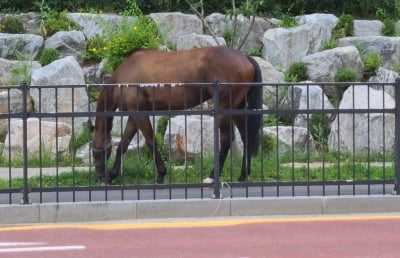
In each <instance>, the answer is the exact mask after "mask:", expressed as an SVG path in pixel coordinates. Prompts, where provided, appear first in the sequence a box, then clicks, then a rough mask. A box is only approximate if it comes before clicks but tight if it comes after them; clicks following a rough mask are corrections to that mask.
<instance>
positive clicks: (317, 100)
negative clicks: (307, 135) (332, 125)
mask: <svg viewBox="0 0 400 258" xmlns="http://www.w3.org/2000/svg"><path fill="white" fill-rule="evenodd" d="M286 99H287V101H288V106H289V107H291V108H293V109H296V110H304V112H305V113H304V114H298V115H296V118H295V121H294V125H295V126H299V127H305V128H306V127H307V126H308V124H309V123H308V122H309V120H310V119H311V117H312V114H307V111H308V110H313V109H323V110H329V109H333V108H334V107H333V105H332V104H331V102H330V101H329V99H328V97H327V96H326V95H325V93H324V91H323V90H322V88H321V87H320V86H319V85H315V84H310V85H307V84H304V85H303V84H302V85H293V86H291V87H289V89H288V92H287V95H286ZM328 116H331V115H328Z"/></svg>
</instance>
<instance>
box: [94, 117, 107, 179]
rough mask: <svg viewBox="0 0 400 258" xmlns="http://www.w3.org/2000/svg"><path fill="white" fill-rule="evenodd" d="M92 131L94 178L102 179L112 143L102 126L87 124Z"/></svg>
mask: <svg viewBox="0 0 400 258" xmlns="http://www.w3.org/2000/svg"><path fill="white" fill-rule="evenodd" d="M89 129H90V130H91V132H92V134H93V135H92V157H93V164H94V166H95V170H96V179H102V178H104V177H105V176H106V166H107V160H108V159H109V158H110V154H111V149H112V143H111V136H110V135H109V134H107V133H106V132H105V130H102V127H99V128H96V127H95V126H93V125H91V124H90V125H89Z"/></svg>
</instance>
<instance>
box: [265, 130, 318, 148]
mask: <svg viewBox="0 0 400 258" xmlns="http://www.w3.org/2000/svg"><path fill="white" fill-rule="evenodd" d="M263 133H264V134H266V135H269V136H271V137H274V138H275V139H277V140H278V145H277V148H278V149H277V151H278V153H279V154H284V153H287V152H291V151H293V152H294V153H308V152H309V153H314V152H315V151H316V149H315V144H314V140H313V139H312V137H311V134H310V133H309V132H308V130H307V128H303V127H296V126H278V128H277V126H269V127H264V128H263Z"/></svg>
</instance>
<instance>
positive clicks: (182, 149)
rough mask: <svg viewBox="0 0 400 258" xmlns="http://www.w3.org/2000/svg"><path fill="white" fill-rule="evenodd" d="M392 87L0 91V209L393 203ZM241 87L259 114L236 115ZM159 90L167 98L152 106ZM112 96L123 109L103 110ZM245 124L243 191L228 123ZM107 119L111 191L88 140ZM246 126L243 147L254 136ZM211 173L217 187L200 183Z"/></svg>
mask: <svg viewBox="0 0 400 258" xmlns="http://www.w3.org/2000/svg"><path fill="white" fill-rule="evenodd" d="M399 85H400V81H399V80H396V82H395V83H351V84H350V83H295V84H293V83H279V84H271V83H268V84H266V83H262V84H246V85H244V84H225V83H219V82H213V83H209V84H162V83H158V84H137V85H134V84H133V85H54V86H28V85H21V86H10V87H2V88H1V91H0V98H2V101H1V103H3V104H2V106H0V110H1V112H0V122H1V124H0V130H1V134H0V136H1V137H0V140H1V146H2V148H1V150H2V155H1V157H0V203H1V204H14V203H22V204H29V203H48V202H83V201H90V202H91V201H113V200H156V199H157V200H160V199H166V200H169V199H192V198H196V199H199V198H237V197H246V198H250V197H280V196H329V195H335V196H337V195H364V194H367V195H372V194H378V195H386V194H399V193H400V189H399V184H398V180H399V178H400V172H399V167H400V163H399V162H400V159H399V155H400V149H399V148H400V142H399V141H400V139H399V135H400V134H399V133H400V106H399V105H395V103H399V101H400V90H399ZM243 86H246V87H262V95H263V96H262V97H263V107H262V108H260V109H251V108H248V107H247V106H246V105H242V106H241V108H233V107H234V106H233V105H234V103H235V97H236V96H237V95H238V94H237V90H238V89H239V88H243ZM175 87H180V88H183V89H184V90H183V91H181V92H180V95H179V96H176V95H172V94H174V92H175V91H174V90H173V89H174V88H175ZM225 88H228V89H229V90H228V91H226V92H227V93H223V92H224V90H223V89H225ZM102 89H114V90H115V91H114V92H119V94H115V95H109V96H108V97H107V98H105V99H104V104H105V105H104V108H103V109H101V108H96V106H97V105H96V103H97V102H96V101H97V99H99V96H100V91H101V90H102ZM128 89H129V90H128ZM144 89H146V90H147V91H146V93H145V92H144ZM148 89H151V90H150V91H149V90H148ZM160 89H163V92H164V95H163V96H162V97H157V96H158V94H159V91H160ZM194 89H195V90H196V94H194V95H191V94H190V92H192V91H193V90H194ZM132 92H135V95H132V96H133V97H132V100H131V101H132V102H130V101H129V103H125V102H127V101H126V99H125V98H123V96H127V94H131V93H132ZM115 96H118V97H117V98H118V101H117V103H118V105H119V106H120V107H123V108H121V109H116V110H112V109H111V110H109V109H106V108H105V107H106V106H107V104H110V103H111V101H112V98H114V97H115ZM129 96H130V95H129ZM142 98H144V99H146V100H150V99H152V102H150V103H151V105H150V106H147V107H145V106H144V105H143V103H142V102H141V101H143V99H142ZM246 98H247V97H246ZM178 103H179V105H178ZM192 103H200V104H198V105H194V106H193V105H192ZM177 106H183V108H182V109H181V108H179V109H176V107H177ZM126 107H129V108H130V109H129V110H127V109H125V108H126ZM251 116H253V117H254V116H261V117H262V128H261V129H260V130H258V133H259V138H260V141H259V146H258V152H257V154H255V155H254V156H253V157H252V159H251V165H250V172H251V173H250V174H249V175H248V176H247V178H246V180H245V181H243V182H239V181H238V180H237V179H238V177H239V175H240V173H241V168H242V161H243V160H242V154H243V149H246V146H247V144H248V142H247V139H248V138H247V137H245V138H244V142H243V141H242V140H241V135H240V132H239V131H238V129H237V128H236V127H235V126H234V124H235V123H234V122H235V121H236V120H235V119H237V118H238V117H245V118H247V117H251ZM111 117H113V121H112V128H107V127H110V126H111V124H107V125H106V126H105V129H106V131H107V130H108V129H110V136H111V142H110V143H108V142H106V140H105V139H106V137H104V139H103V138H102V139H103V141H104V146H106V145H107V146H112V152H111V156H110V159H109V160H108V161H107V162H106V164H107V165H106V166H107V167H106V172H109V171H111V170H112V166H113V164H114V161H115V160H116V159H117V162H116V164H118V165H120V167H121V169H120V174H119V176H118V177H117V178H115V179H114V181H113V183H112V184H107V176H106V177H105V178H100V179H99V178H97V177H96V176H97V174H96V172H97V170H96V165H98V164H97V163H98V160H96V159H95V158H94V155H95V153H96V151H97V148H95V147H94V141H93V137H95V136H94V135H95V134H93V133H92V131H91V129H93V126H94V125H95V121H96V119H99V120H101V119H103V120H107V119H109V118H111ZM128 117H130V120H128ZM146 117H149V121H150V124H151V125H152V127H153V132H151V131H146V132H145V134H148V135H150V138H148V139H152V140H151V141H150V142H149V140H147V142H146V140H145V137H144V136H143V133H142V132H139V133H138V134H137V135H135V137H134V138H133V139H132V140H131V141H129V142H128V143H122V144H121V146H120V147H121V148H122V149H124V148H126V149H127V151H126V153H125V155H123V156H122V158H121V159H119V160H118V158H117V157H116V152H117V148H118V144H119V142H120V141H121V139H122V138H123V137H124V130H125V126H126V124H128V125H129V124H130V125H133V128H135V127H137V128H139V129H140V128H145V127H144V123H147V122H146V121H147V120H145V118H146ZM226 121H229V122H226ZM243 121H244V122H243V123H244V126H243V128H244V131H243V132H244V135H246V134H247V132H248V131H251V130H250V129H252V128H250V127H251V125H250V124H249V123H248V122H246V121H248V120H246V119H245V120H243ZM249 121H250V120H249ZM226 125H228V126H229V128H228V129H227V130H228V131H229V132H231V134H230V136H229V137H228V141H229V139H232V141H233V142H232V146H231V149H230V151H229V153H228V154H227V157H226V160H225V163H224V164H220V163H221V157H220V150H221V148H224V146H225V145H224V146H223V145H221V144H220V142H221V141H226V136H225V135H223V134H221V135H220V126H226ZM225 129H226V128H225ZM94 132H96V130H95V131H94ZM148 144H150V146H152V145H153V146H154V145H156V146H157V147H158V148H157V149H158V150H159V151H160V155H161V158H162V160H163V161H164V162H165V167H166V170H167V174H166V176H165V177H164V182H163V183H162V184H158V183H157V176H158V175H157V165H156V164H155V163H154V162H153V158H154V157H156V156H157V153H156V152H155V150H154V149H152V148H149V146H148ZM105 156H106V155H103V156H102V158H103V160H106V158H105ZM100 161H101V160H100ZM96 162H97V163H96ZM244 162H245V164H247V163H246V162H249V161H248V160H246V159H244ZM213 168H214V170H213ZM211 171H214V173H213V175H214V180H213V181H209V180H208V181H207V180H205V179H207V178H208V177H209V175H210V173H211ZM219 171H221V173H220V174H219ZM246 172H248V171H246Z"/></svg>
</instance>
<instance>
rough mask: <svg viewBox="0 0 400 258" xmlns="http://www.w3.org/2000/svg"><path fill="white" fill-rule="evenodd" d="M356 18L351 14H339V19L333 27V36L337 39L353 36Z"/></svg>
mask: <svg viewBox="0 0 400 258" xmlns="http://www.w3.org/2000/svg"><path fill="white" fill-rule="evenodd" d="M353 32H354V19H353V16H351V15H350V14H342V15H340V16H339V21H338V23H337V24H336V26H335V28H333V31H332V36H333V37H334V38H336V39H339V38H344V37H349V36H353Z"/></svg>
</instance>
